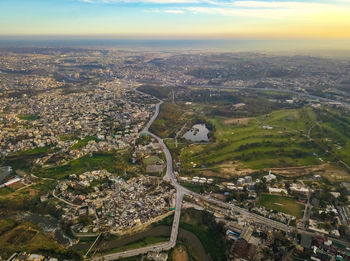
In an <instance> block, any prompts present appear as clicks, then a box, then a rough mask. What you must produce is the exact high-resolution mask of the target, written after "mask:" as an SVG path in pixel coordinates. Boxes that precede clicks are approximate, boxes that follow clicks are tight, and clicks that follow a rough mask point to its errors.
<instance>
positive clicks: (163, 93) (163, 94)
mask: <svg viewBox="0 0 350 261" xmlns="http://www.w3.org/2000/svg"><path fill="white" fill-rule="evenodd" d="M137 90H139V91H141V92H144V93H148V94H150V95H152V96H155V97H157V98H159V99H167V98H168V97H169V95H170V92H171V90H170V89H169V88H167V87H163V86H158V85H143V86H141V87H139V88H137Z"/></svg>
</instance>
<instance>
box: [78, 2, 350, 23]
mask: <svg viewBox="0 0 350 261" xmlns="http://www.w3.org/2000/svg"><path fill="white" fill-rule="evenodd" d="M79 1H81V2H85V3H90V4H112V3H130V4H132V3H149V4H159V5H160V7H159V8H160V9H150V10H146V11H147V12H157V13H169V14H184V13H192V14H213V15H222V16H237V17H262V18H270V19H275V18H288V17H301V16H303V15H308V14H315V13H322V12H329V11H332V10H341V8H344V3H350V0H333V1H327V2H325V1H322V0H319V2H315V1H313V0H307V1H290V0H285V1H283V0H282V1H276V0H246V1H245V0H237V1H234V0H79ZM341 3H342V4H341ZM174 4H175V5H177V6H176V9H174V8H171V9H169V8H167V7H169V6H167V5H172V7H173V5H174ZM162 6H163V7H162ZM345 8H346V7H345ZM349 9H350V7H349Z"/></svg>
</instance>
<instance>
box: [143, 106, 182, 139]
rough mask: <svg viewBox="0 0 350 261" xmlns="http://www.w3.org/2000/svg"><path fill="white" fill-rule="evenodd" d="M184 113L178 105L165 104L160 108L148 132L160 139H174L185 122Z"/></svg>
mask: <svg viewBox="0 0 350 261" xmlns="http://www.w3.org/2000/svg"><path fill="white" fill-rule="evenodd" d="M185 117H186V116H185V111H184V110H183V109H182V108H181V107H180V106H178V105H176V104H173V103H170V102H165V103H163V104H162V105H161V106H160V112H159V115H158V117H157V119H156V120H155V121H154V123H153V124H152V126H151V128H150V130H151V131H152V132H153V133H155V134H157V135H158V136H160V137H163V138H166V137H175V135H176V132H177V131H178V130H179V129H180V128H181V127H182V125H183V124H184V122H185Z"/></svg>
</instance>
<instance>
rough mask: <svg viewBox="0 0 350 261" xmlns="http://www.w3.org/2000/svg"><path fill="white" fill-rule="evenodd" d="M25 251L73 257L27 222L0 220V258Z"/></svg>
mask: <svg viewBox="0 0 350 261" xmlns="http://www.w3.org/2000/svg"><path fill="white" fill-rule="evenodd" d="M22 251H27V252H29V253H37V254H44V255H51V256H56V257H60V258H62V259H64V257H66V258H68V257H73V256H70V255H69V254H68V251H67V250H65V249H64V248H63V247H61V246H60V245H58V244H57V243H56V242H55V241H54V240H53V239H51V238H49V237H47V236H46V235H44V234H43V233H42V232H40V231H39V230H38V229H37V228H36V227H35V226H34V225H32V224H31V223H28V222H23V223H21V222H17V221H13V220H8V219H0V253H1V256H2V257H5V258H6V257H7V258H8V257H10V255H11V254H13V253H14V252H22Z"/></svg>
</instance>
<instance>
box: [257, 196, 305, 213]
mask: <svg viewBox="0 0 350 261" xmlns="http://www.w3.org/2000/svg"><path fill="white" fill-rule="evenodd" d="M259 204H260V205H261V206H264V207H266V208H269V209H273V210H276V211H278V212H283V213H286V214H289V215H293V216H295V217H296V218H301V217H302V212H303V210H304V205H303V204H300V203H298V202H297V201H296V200H295V199H293V198H291V197H284V196H278V195H271V194H262V195H261V196H260V198H259Z"/></svg>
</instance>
